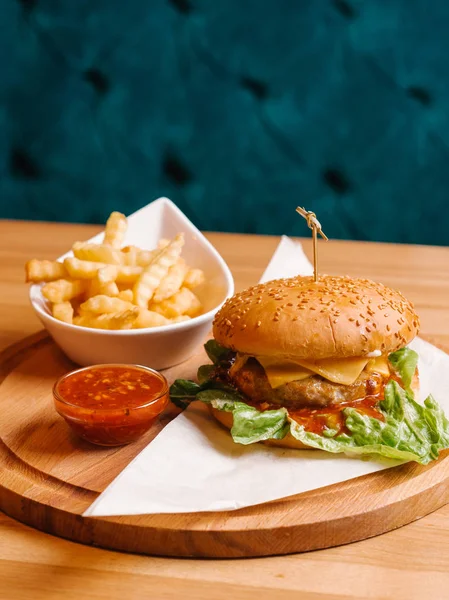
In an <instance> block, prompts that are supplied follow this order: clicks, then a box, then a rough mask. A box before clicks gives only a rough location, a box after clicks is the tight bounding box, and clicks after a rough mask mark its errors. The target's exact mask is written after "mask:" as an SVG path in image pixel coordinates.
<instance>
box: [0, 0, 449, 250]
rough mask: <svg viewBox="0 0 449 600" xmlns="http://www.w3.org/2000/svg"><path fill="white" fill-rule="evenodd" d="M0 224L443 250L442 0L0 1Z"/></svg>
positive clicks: (446, 36) (447, 216) (448, 233)
mask: <svg viewBox="0 0 449 600" xmlns="http://www.w3.org/2000/svg"><path fill="white" fill-rule="evenodd" d="M0 58H1V62H0V132H1V133H0V216H1V217H4V218H26V219H40V220H61V221H84V222H95V223H99V222H104V220H105V218H106V217H107V215H108V214H109V212H110V211H111V210H113V209H117V210H121V211H123V212H126V213H130V212H133V211H134V210H136V209H137V208H139V207H141V206H142V205H144V204H146V203H148V202H149V201H151V200H153V199H155V198H157V197H159V196H161V195H165V196H168V197H170V198H171V199H172V200H173V201H174V202H175V203H177V204H178V205H179V207H180V208H181V209H182V210H183V211H184V212H185V213H186V214H187V215H188V216H189V217H190V218H191V219H192V220H193V221H194V222H195V224H197V225H198V226H199V227H200V228H202V229H209V230H211V229H212V230H228V231H244V232H260V233H275V234H280V233H286V234H305V232H306V230H305V224H304V223H303V221H302V220H301V219H300V217H296V216H295V213H294V208H295V206H296V205H297V204H300V205H304V206H306V208H308V209H312V210H315V211H316V213H317V215H318V217H319V219H320V221H321V222H322V224H323V228H324V231H325V232H326V233H327V234H328V235H329V236H330V237H333V238H339V237H342V238H352V239H367V240H387V241H400V242H419V243H436V244H449V213H448V209H447V206H448V198H449V146H448V145H449V2H447V0H433V1H429V0H365V1H362V0H238V1H237V0H209V1H207V0H126V1H125V2H124V1H122V0H0Z"/></svg>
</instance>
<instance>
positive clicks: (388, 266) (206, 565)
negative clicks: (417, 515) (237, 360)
mask: <svg viewBox="0 0 449 600" xmlns="http://www.w3.org/2000/svg"><path fill="white" fill-rule="evenodd" d="M98 229H99V228H94V227H87V226H76V225H56V224H39V223H14V222H1V223H0V292H1V293H0V347H2V348H5V347H7V346H9V345H11V344H13V343H15V342H18V341H19V340H20V339H22V338H23V337H24V336H27V335H30V334H32V333H34V332H36V331H38V330H39V329H40V325H39V323H38V321H37V319H35V317H34V314H33V313H32V311H31V310H30V308H29V306H28V297H27V290H26V286H24V285H23V279H22V278H23V271H22V267H23V263H24V261H25V260H26V259H28V258H30V257H31V256H39V257H42V258H53V257H55V256H58V255H59V254H61V253H62V252H63V251H65V250H66V249H67V247H68V246H69V245H70V243H71V242H73V241H75V240H78V239H85V238H87V237H90V236H91V235H93V234H94V233H95V232H96V231H97V230H98ZM209 238H210V239H211V241H212V243H214V245H215V246H216V247H217V249H218V250H219V251H220V252H221V253H222V254H223V256H224V257H225V258H226V260H227V261H228V263H229V265H230V266H231V269H232V270H233V273H234V276H235V279H236V285H237V289H241V288H242V287H244V286H246V285H249V284H252V283H254V282H256V281H257V279H258V277H259V276H260V274H261V272H262V270H263V268H264V266H265V265H266V262H267V260H268V258H269V256H270V255H271V253H272V251H273V250H274V248H275V246H276V244H277V242H278V239H277V238H273V237H268V238H267V237H265V238H264V237H252V236H231V235H225V234H211V235H210V236H209ZM305 249H306V252H307V253H309V255H310V244H309V242H308V241H307V243H306V244H305ZM320 257H321V264H322V270H323V271H326V272H329V273H348V274H351V275H364V276H368V277H372V278H373V279H378V280H380V281H383V282H384V283H386V284H388V285H396V286H397V287H399V288H400V289H401V290H402V291H403V292H404V294H405V295H406V296H408V297H410V299H412V300H413V301H414V302H415V304H416V306H417V310H418V311H419V313H420V315H421V321H422V332H423V334H424V335H426V336H427V337H429V336H430V337H432V338H433V340H434V341H437V342H440V343H442V344H444V345H447V344H448V342H449V294H448V292H449V274H448V268H447V266H448V264H449V250H448V249H447V248H432V247H419V246H395V245H385V244H383V245H376V244H371V243H347V242H332V243H329V244H326V245H324V244H323V245H322V248H321V253H320ZM448 573H449V508H448V507H445V508H442V509H440V510H438V511H436V512H434V513H433V514H431V515H429V516H427V517H424V518H423V519H421V520H420V521H417V522H415V523H413V524H410V525H407V526H405V527H403V528H400V529H398V530H396V531H393V532H391V533H387V534H384V535H382V536H379V537H376V538H372V539H370V540H366V541H363V542H358V543H354V544H350V545H347V546H342V547H339V548H333V549H329V550H321V551H315V552H310V553H306V554H300V555H292V556H285V557H278V558H264V559H246V560H237V561H235V560H221V561H216V560H213V561H200V560H189V559H164V558H151V557H140V556H133V555H126V554H120V553H117V552H108V551H105V550H100V549H96V548H89V547H86V546H81V545H78V544H74V543H72V542H68V541H65V540H61V539H58V538H55V537H52V536H48V535H45V534H42V533H40V532H37V531H35V530H32V529H30V528H27V527H25V526H23V525H21V524H19V523H17V522H16V521H13V520H11V519H9V518H7V517H5V516H1V515H0V597H1V598H5V599H9V598H11V599H15V598H18V599H19V598H20V599H23V598H37V599H40V598H50V599H51V598H62V597H64V598H67V599H69V600H71V599H72V598H79V597H86V598H98V599H100V598H122V597H126V596H129V597H133V598H148V597H155V598H179V597H184V598H198V599H201V598H206V597H207V598H217V599H218V598H220V599H221V598H228V597H235V598H256V597H257V598H275V599H276V598H281V597H282V598H298V597H301V598H306V599H307V598H311V599H314V598H335V599H337V598H398V599H406V598H407V599H414V598H427V597H433V598H447V597H449V595H448V592H447V590H448V589H449V575H448ZM298 592H301V595H300V596H299V594H298Z"/></svg>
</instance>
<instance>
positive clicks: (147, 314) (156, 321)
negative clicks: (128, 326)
mask: <svg viewBox="0 0 449 600" xmlns="http://www.w3.org/2000/svg"><path fill="white" fill-rule="evenodd" d="M169 323H170V320H169V319H167V317H164V316H163V315H161V314H159V313H157V312H154V311H152V310H148V309H147V308H141V309H139V314H138V316H137V319H136V320H135V321H134V324H133V327H134V328H135V329H143V328H144V327H159V326H161V325H168V324H169Z"/></svg>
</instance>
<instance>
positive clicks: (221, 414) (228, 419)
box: [209, 404, 315, 450]
mask: <svg viewBox="0 0 449 600" xmlns="http://www.w3.org/2000/svg"><path fill="white" fill-rule="evenodd" d="M209 410H210V412H211V413H212V415H213V416H214V417H215V418H216V419H217V421H219V422H220V423H221V424H222V425H224V427H226V429H231V428H232V425H233V423H234V417H233V415H232V413H231V412H225V411H224V410H218V409H216V408H213V407H212V406H211V405H210V404H209ZM262 444H266V445H267V446H276V447H277V448H293V449H295V450H315V448H311V447H310V446H306V445H305V444H303V443H302V442H300V441H299V440H297V439H296V438H294V437H293V436H292V434H291V433H290V432H288V433H287V435H286V436H285V437H284V438H283V439H282V440H264V441H263V442H262Z"/></svg>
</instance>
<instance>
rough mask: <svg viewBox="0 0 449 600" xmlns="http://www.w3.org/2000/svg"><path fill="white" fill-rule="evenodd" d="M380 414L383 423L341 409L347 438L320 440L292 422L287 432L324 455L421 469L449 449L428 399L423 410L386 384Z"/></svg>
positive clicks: (446, 431) (447, 430)
mask: <svg viewBox="0 0 449 600" xmlns="http://www.w3.org/2000/svg"><path fill="white" fill-rule="evenodd" d="M380 410H381V412H382V413H383V415H384V417H385V420H384V421H379V420H378V419H374V418H373V417H369V416H368V415H364V414H362V413H359V412H358V411H357V410H356V409H355V408H345V409H344V411H343V412H344V415H345V417H346V427H347V428H348V429H349V431H350V432H351V435H347V434H342V435H339V436H336V437H333V438H329V437H323V436H320V435H317V434H314V433H310V432H307V431H305V430H304V427H302V426H301V425H299V424H298V423H295V422H294V421H293V422H292V423H291V428H290V431H291V434H292V435H293V437H295V438H296V439H297V440H299V441H301V442H302V443H303V444H306V445H307V446H311V447H313V448H319V449H320V450H326V451H327V452H345V453H348V454H358V455H361V454H379V455H381V456H385V457H386V458H394V459H398V460H414V461H416V462H419V463H421V464H424V465H425V464H427V463H429V462H430V461H431V460H435V459H437V458H438V454H439V452H440V450H443V449H445V448H448V447H449V421H448V420H447V419H446V417H445V416H444V413H443V411H442V409H441V408H440V406H439V405H438V403H437V402H436V401H435V400H434V399H433V397H432V396H429V397H428V398H427V399H426V400H425V402H424V406H423V405H421V404H419V403H418V402H416V401H415V400H414V399H413V397H412V395H411V394H410V393H409V392H408V391H405V390H403V389H402V388H401V387H400V386H399V384H398V383H397V382H396V381H389V382H388V384H387V385H386V387H385V400H384V401H382V402H381V403H380Z"/></svg>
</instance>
